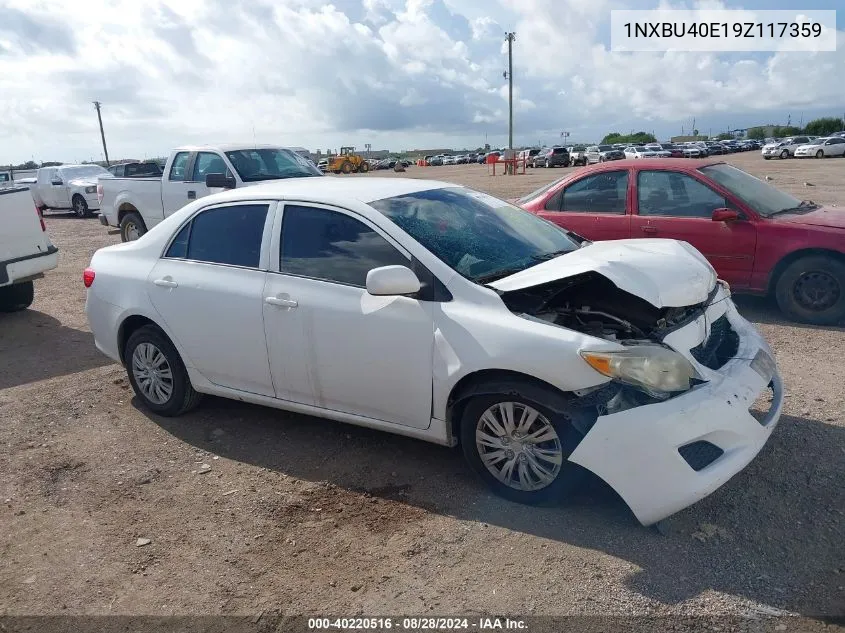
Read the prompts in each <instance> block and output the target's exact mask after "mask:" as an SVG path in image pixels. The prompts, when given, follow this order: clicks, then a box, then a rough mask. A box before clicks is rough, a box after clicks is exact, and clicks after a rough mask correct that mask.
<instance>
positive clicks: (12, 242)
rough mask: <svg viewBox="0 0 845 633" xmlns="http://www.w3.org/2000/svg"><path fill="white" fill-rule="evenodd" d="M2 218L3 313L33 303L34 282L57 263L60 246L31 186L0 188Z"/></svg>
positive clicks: (0, 277) (0, 287) (0, 272)
mask: <svg viewBox="0 0 845 633" xmlns="http://www.w3.org/2000/svg"><path fill="white" fill-rule="evenodd" d="M0 218H2V229H0V312H15V311H17V310H23V309H24V308H28V307H29V306H30V305H31V304H32V300H33V298H34V295H35V286H34V284H33V283H32V282H33V280H34V279H38V278H39V277H42V276H43V275H44V272H45V271H47V270H51V269H53V268H55V267H56V266H57V265H58V262H59V259H58V257H59V256H58V255H57V252H58V250H59V249H57V248H56V247H55V246H53V244H52V242H50V238H49V236H48V235H47V227H45V226H44V220H43V219H42V218H41V212H40V211H39V210H38V209H36V208H35V205H34V204H32V196H31V195H30V192H29V188H28V187H14V186H13V187H2V188H0Z"/></svg>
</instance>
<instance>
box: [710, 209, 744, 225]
mask: <svg viewBox="0 0 845 633" xmlns="http://www.w3.org/2000/svg"><path fill="white" fill-rule="evenodd" d="M737 220H739V212H738V211H735V210H734V209H724V208H723V209H714V210H713V221H714V222H736V221H737Z"/></svg>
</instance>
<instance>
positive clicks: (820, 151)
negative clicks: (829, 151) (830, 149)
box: [816, 149, 824, 158]
mask: <svg viewBox="0 0 845 633" xmlns="http://www.w3.org/2000/svg"><path fill="white" fill-rule="evenodd" d="M816 158H824V150H823V149H820V150H819V151H817V152H816Z"/></svg>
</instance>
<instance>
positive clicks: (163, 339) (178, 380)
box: [123, 325, 202, 417]
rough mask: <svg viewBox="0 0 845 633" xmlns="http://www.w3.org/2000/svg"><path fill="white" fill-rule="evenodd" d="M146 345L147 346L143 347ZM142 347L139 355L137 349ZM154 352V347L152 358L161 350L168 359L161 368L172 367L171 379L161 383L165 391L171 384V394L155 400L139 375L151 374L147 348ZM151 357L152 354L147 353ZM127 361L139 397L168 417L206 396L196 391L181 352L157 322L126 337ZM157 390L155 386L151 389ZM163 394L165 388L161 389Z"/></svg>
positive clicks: (124, 357)
mask: <svg viewBox="0 0 845 633" xmlns="http://www.w3.org/2000/svg"><path fill="white" fill-rule="evenodd" d="M141 346H144V347H141ZM139 348H141V351H139V353H138V356H139V358H136V355H135V352H136V350H138V349H139ZM145 350H146V351H147V352H150V350H152V352H151V353H152V359H153V360H157V359H158V358H159V356H158V354H160V355H161V357H163V358H164V363H165V364H161V365H159V366H158V369H159V370H160V371H161V370H162V369H170V376H171V380H170V382H169V383H168V382H167V380H166V379H162V380H161V382H160V383H159V384H160V385H163V386H162V391H164V390H165V389H166V388H167V387H168V386H169V390H168V395H167V398H161V399H160V400H159V401H157V400H154V399H152V398H151V397H150V395H148V389H144V388H142V387H141V386H139V382H138V381H139V379H140V380H143V378H142V376H144V375H147V374H146V372H147V371H149V370H148V369H146V368H144V367H143V363H144V361H143V357H144V356H145V354H144V351H145ZM147 358H149V356H147ZM123 359H124V364H125V365H126V373H127V375H128V377H129V383H130V384H131V385H132V389H133V390H134V391H135V395H136V396H138V399H139V400H140V401H141V402H143V403H144V406H145V407H147V409H149V410H150V411H152V412H153V413H157V414H158V415H163V416H165V417H175V416H178V415H182V414H183V413H186V412H188V411H190V410H191V409H194V408H195V407H196V406H197V405H198V404H199V403H200V400H202V394H201V393H199V392H198V391H196V390H195V389H194V387H193V385H191V380H190V378H189V377H188V372H187V371H186V370H185V365H184V363H183V362H182V359H181V358H180V357H179V352H177V351H176V348H175V347H174V346H173V343H171V342H170V339H168V338H167V336H166V335H165V334H164V332H162V331H161V329H159V328H158V327H157V326H155V325H145V326H144V327H142V328H138V329H137V330H135V331H134V332H133V333H132V335H131V336H130V337H129V340H128V341H126V347H125V348H124V351H123ZM149 391H152V393H153V394H155V393H156V392H155V390H154V389H150V390H149ZM159 395H161V392H159Z"/></svg>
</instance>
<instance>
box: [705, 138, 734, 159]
mask: <svg viewBox="0 0 845 633" xmlns="http://www.w3.org/2000/svg"><path fill="white" fill-rule="evenodd" d="M704 145H705V147H707V155H708V156H721V155H723V154H729V153H730V151H729V150H728V148H727V147H725V146H724V145H722V144H721V143H718V142H716V141H704Z"/></svg>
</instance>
